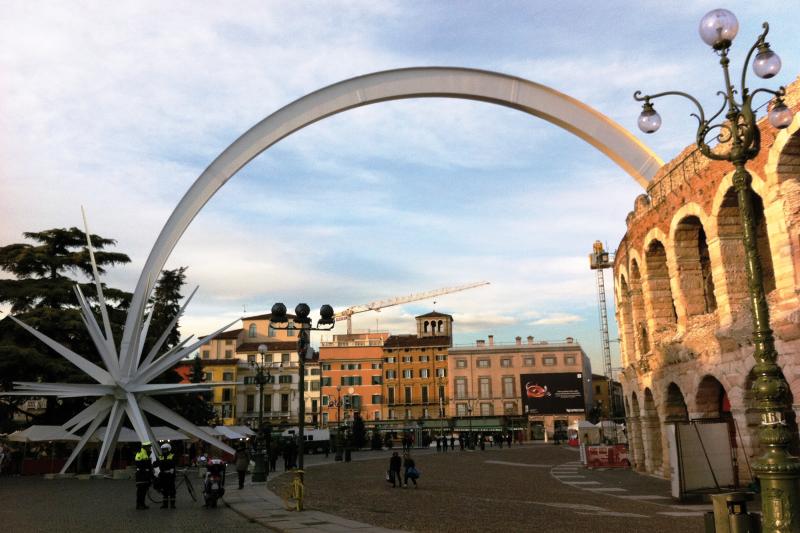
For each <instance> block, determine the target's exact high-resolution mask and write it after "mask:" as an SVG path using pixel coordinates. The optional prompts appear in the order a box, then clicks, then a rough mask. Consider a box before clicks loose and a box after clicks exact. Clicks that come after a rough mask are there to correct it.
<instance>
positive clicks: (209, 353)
mask: <svg viewBox="0 0 800 533" xmlns="http://www.w3.org/2000/svg"><path fill="white" fill-rule="evenodd" d="M209 357H211V352H210V351H208V350H203V359H208V358H209Z"/></svg>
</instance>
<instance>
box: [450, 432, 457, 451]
mask: <svg viewBox="0 0 800 533" xmlns="http://www.w3.org/2000/svg"><path fill="white" fill-rule="evenodd" d="M450 449H451V450H455V449H456V438H455V437H454V436H452V435H450Z"/></svg>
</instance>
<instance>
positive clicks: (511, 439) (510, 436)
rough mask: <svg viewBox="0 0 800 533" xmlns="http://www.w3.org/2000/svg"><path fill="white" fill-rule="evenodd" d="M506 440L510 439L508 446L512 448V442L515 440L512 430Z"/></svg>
mask: <svg viewBox="0 0 800 533" xmlns="http://www.w3.org/2000/svg"><path fill="white" fill-rule="evenodd" d="M506 440H507V441H508V447H509V448H511V442H512V441H513V440H514V437H513V436H512V434H511V432H510V431H509V432H508V435H507V436H506Z"/></svg>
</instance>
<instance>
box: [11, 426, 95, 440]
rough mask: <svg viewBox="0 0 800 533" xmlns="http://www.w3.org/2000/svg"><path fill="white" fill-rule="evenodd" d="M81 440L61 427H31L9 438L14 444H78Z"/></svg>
mask: <svg viewBox="0 0 800 533" xmlns="http://www.w3.org/2000/svg"><path fill="white" fill-rule="evenodd" d="M80 439H81V438H80V437H79V436H78V435H73V434H72V433H70V432H69V431H67V430H65V429H63V428H62V427H61V426H31V427H29V428H27V429H23V430H21V431H15V432H14V433H12V434H11V435H9V436H8V440H10V441H14V442H52V441H59V442H77V441H79V440H80Z"/></svg>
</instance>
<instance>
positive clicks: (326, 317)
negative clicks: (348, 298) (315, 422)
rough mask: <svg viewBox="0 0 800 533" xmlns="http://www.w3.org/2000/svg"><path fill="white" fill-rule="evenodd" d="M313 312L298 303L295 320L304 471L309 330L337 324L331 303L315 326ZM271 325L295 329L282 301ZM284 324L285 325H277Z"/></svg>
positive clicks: (300, 452)
mask: <svg viewBox="0 0 800 533" xmlns="http://www.w3.org/2000/svg"><path fill="white" fill-rule="evenodd" d="M310 312H311V308H310V307H308V305H307V304H297V307H295V309H294V313H295V319H294V321H295V322H297V323H298V324H299V326H300V331H299V333H298V335H297V357H298V361H299V363H298V371H299V374H300V383H299V391H300V405H299V413H298V418H299V419H300V420H299V423H298V438H299V442H298V443H297V455H298V459H297V466H298V468H299V469H300V470H301V471H302V470H303V463H304V462H303V455H304V453H305V451H304V447H305V446H304V445H305V425H306V396H305V360H306V352H308V350H309V348H310V344H309V338H308V332H309V331H330V330H331V329H333V326H334V325H335V324H336V322H334V320H333V307H331V306H330V305H327V304H325V305H323V306H322V307H321V308H320V310H319V315H320V319H319V320H318V321H317V326H316V327H314V326H312V325H311V318H309V316H308V315H309V313H310ZM269 320H270V325H271V326H272V327H273V328H274V329H280V330H289V329H294V326H289V324H288V322H289V319H288V318H287V317H286V306H285V305H283V304H282V303H276V304H275V305H273V306H272V315H271V316H270V319H269ZM277 324H283V325H277Z"/></svg>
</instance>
